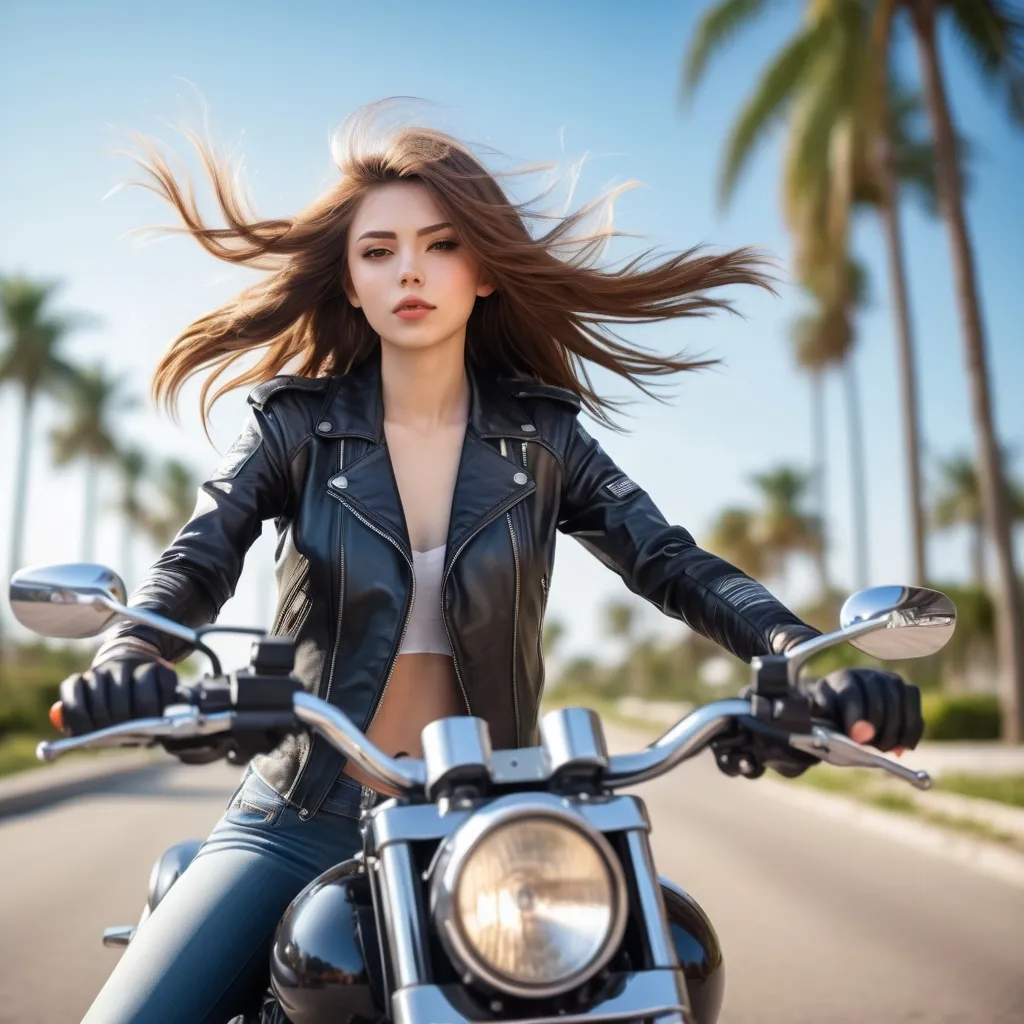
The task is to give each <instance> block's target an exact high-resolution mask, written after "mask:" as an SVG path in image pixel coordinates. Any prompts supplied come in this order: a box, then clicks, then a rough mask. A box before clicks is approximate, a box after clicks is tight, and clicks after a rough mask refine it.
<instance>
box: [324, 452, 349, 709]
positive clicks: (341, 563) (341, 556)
mask: <svg viewBox="0 0 1024 1024" xmlns="http://www.w3.org/2000/svg"><path fill="white" fill-rule="evenodd" d="M344 468H345V439H344V438H342V439H341V440H340V441H339V442H338V472H339V473H340V472H341V471H342V470H343V469H344ZM338 533H339V534H341V533H342V527H341V524H340V523H339V524H338ZM344 607H345V541H344V536H340V537H339V538H338V622H337V625H336V626H335V630H334V649H333V650H332V651H331V670H330V672H328V673H327V693H326V695H325V696H324V700H326V701H327V702H328V703H330V700H331V687H332V686H333V685H334V666H335V663H336V661H337V659H338V648H339V647H340V646H341V613H342V609H343V608H344Z"/></svg>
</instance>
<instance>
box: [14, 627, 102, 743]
mask: <svg viewBox="0 0 1024 1024" xmlns="http://www.w3.org/2000/svg"><path fill="white" fill-rule="evenodd" d="M93 650H94V648H92V647H91V646H89V647H85V646H83V645H77V646H71V645H66V646H63V645H62V646H60V647H57V646H48V645H46V644H42V643H39V644H32V645H25V646H22V647H16V646H14V645H12V646H11V647H9V648H8V651H7V657H6V660H5V661H4V663H3V665H2V666H0V737H3V736H6V735H9V734H14V733H31V734H32V735H35V736H39V735H47V734H48V733H50V732H52V730H53V726H51V725H50V722H49V717H48V716H49V710H50V705H51V704H52V703H53V702H54V701H55V700H57V697H58V688H59V687H60V683H61V680H62V679H64V678H65V677H66V676H69V675H70V674H71V673H72V672H81V671H82V670H83V669H85V668H86V667H87V666H88V665H89V662H90V660H91V659H92V653H93Z"/></svg>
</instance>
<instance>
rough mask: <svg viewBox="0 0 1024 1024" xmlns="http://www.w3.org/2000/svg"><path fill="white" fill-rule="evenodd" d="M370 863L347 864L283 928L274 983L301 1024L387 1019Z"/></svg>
mask: <svg viewBox="0 0 1024 1024" xmlns="http://www.w3.org/2000/svg"><path fill="white" fill-rule="evenodd" d="M372 920H373V911H372V905H371V900H370V887H369V883H368V881H367V879H366V876H365V875H364V874H363V869H362V862H361V861H359V860H347V861H345V862H344V863H342V864H338V865H337V866H335V867H333V868H330V869H329V870H327V871H325V872H324V873H323V874H322V875H320V876H319V877H318V878H315V879H314V880H313V881H312V882H310V883H309V885H307V886H306V888H305V889H303V890H302V892H300V893H299V895H298V896H296V897H295V899H294V900H293V901H292V904H291V906H289V908H288V909H287V910H286V911H285V914H284V917H282V918H281V923H280V924H279V925H278V926H277V933H276V935H275V936H274V945H273V948H272V950H271V953H270V979H271V986H272V988H273V990H274V994H275V995H276V996H277V999H278V1002H280V1004H281V1008H282V1009H283V1010H284V1012H285V1013H286V1014H287V1015H288V1019H289V1020H290V1021H292V1022H293V1024H322V1022H323V1021H325V1020H329V1021H331V1022H332V1024H334V1022H336V1024H369V1022H373V1021H378V1020H380V1019H381V1014H380V1009H379V1008H380V1006H381V999H380V992H379V984H380V975H379V966H378V965H379V952H378V949H377V940H376V936H375V935H373V934H370V935H369V936H368V941H367V943H366V948H367V950H368V956H369V958H370V963H369V965H368V964H367V957H366V956H364V954H363V948H364V946H363V942H362V939H361V934H360V930H361V928H363V927H365V928H367V929H370V930H372Z"/></svg>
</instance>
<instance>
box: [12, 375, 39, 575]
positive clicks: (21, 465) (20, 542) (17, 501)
mask: <svg viewBox="0 0 1024 1024" xmlns="http://www.w3.org/2000/svg"><path fill="white" fill-rule="evenodd" d="M35 401H36V393H35V389H34V388H26V389H25V390H24V391H22V393H21V417H20V422H19V425H18V469H17V474H16V476H15V478H14V517H13V520H12V523H11V556H10V558H11V560H10V570H11V571H10V575H11V576H13V575H14V574H15V572H17V571H18V569H20V568H21V562H22V557H23V551H22V549H23V546H24V541H25V509H26V507H27V505H28V469H29V462H30V461H31V460H30V455H31V449H32V412H33V410H34V408H35Z"/></svg>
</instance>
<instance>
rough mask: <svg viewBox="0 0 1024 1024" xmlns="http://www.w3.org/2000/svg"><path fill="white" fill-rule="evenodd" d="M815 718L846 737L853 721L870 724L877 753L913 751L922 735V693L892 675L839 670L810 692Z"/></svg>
mask: <svg viewBox="0 0 1024 1024" xmlns="http://www.w3.org/2000/svg"><path fill="white" fill-rule="evenodd" d="M810 696H811V700H812V702H813V707H812V709H811V714H812V715H813V716H814V717H815V718H825V719H827V720H828V721H831V722H833V723H834V724H835V725H836V727H837V728H838V729H839V730H841V731H842V732H844V733H846V734H847V735H849V733H850V730H851V728H852V727H853V723H854V722H858V721H864V722H870V723H871V725H873V726H874V727H875V735H874V738H873V739H872V740H870V741H869V742H870V744H871V746H873V747H877V748H878V749H879V750H892V749H893V748H894V747H907V748H908V749H911V750H912V749H913V748H914V747H916V746H917V744H918V743H919V742H920V740H921V734H922V733H923V732H924V719H922V717H921V691H920V690H919V689H918V688H917V687H916V686H912V685H911V684H910V683H905V682H904V681H903V680H902V679H901V678H900V677H899V676H898V675H896V674H895V673H893V672H882V671H881V670H879V669H873V668H842V669H839V670H838V671H836V672H830V673H829V674H828V675H827V676H825V678H824V679H819V680H818V682H817V683H815V684H814V686H813V687H812V688H811V691H810Z"/></svg>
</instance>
